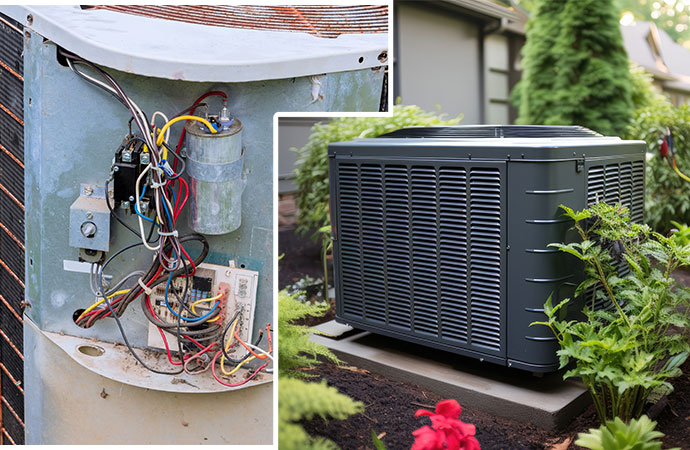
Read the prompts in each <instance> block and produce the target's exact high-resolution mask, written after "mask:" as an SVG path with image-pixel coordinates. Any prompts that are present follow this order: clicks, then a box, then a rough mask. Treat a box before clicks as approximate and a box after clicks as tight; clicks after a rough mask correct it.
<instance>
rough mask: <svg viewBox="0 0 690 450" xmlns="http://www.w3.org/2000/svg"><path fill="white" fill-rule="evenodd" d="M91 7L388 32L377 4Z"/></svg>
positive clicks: (201, 21) (281, 27)
mask: <svg viewBox="0 0 690 450" xmlns="http://www.w3.org/2000/svg"><path fill="white" fill-rule="evenodd" d="M95 8H97V9H107V10H110V11H116V12H120V13H125V14H135V15H138V16H144V17H152V18H158V19H165V20H175V21H179V22H187V23H194V24H198V25H210V26H216V27H228V28H247V29H252V30H270V31H296V32H302V33H309V34H312V35H314V36H317V37H322V38H336V37H338V36H340V35H341V34H351V33H386V32H388V7H387V6H377V5H360V6H339V5H326V6H319V5H315V6H305V5H300V6H230V5H193V6H183V5H99V6H95Z"/></svg>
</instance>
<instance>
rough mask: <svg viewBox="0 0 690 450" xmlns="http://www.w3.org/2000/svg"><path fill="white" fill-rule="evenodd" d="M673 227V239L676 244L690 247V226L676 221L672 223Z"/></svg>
mask: <svg viewBox="0 0 690 450" xmlns="http://www.w3.org/2000/svg"><path fill="white" fill-rule="evenodd" d="M671 225H673V227H674V228H673V229H672V230H671V232H672V233H673V234H672V237H673V239H674V240H675V241H676V243H677V244H678V245H680V246H686V245H690V226H687V225H685V224H684V223H679V222H676V221H675V220H672V221H671Z"/></svg>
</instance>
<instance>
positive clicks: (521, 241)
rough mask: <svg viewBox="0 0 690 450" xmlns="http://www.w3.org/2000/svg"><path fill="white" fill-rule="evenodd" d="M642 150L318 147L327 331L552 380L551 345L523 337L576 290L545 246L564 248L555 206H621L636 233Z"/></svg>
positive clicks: (624, 146)
mask: <svg viewBox="0 0 690 450" xmlns="http://www.w3.org/2000/svg"><path fill="white" fill-rule="evenodd" d="M401 138H405V139H401ZM645 149H646V146H645V144H644V142H640V141H623V140H620V139H618V138H611V137H603V136H601V135H598V134H596V133H594V132H592V131H590V130H587V129H585V128H581V127H548V126H538V127H537V126H501V127H493V126H481V127H437V128H433V127H430V128H409V129H405V130H399V131H397V132H394V133H390V134H389V135H386V136H382V137H379V138H376V139H360V140H356V141H352V142H343V143H335V144H331V145H330V146H329V157H330V165H329V169H330V189H331V214H332V224H333V234H334V264H335V266H334V270H335V284H336V309H337V312H336V320H338V321H340V322H344V323H348V324H350V325H352V326H354V327H356V328H361V329H365V330H370V331H373V332H376V333H379V334H384V335H388V336H392V337H396V338H400V339H404V340H408V341H412V342H416V343H419V344H423V345H427V346H430V347H435V348H440V349H444V350H448V351H452V352H455V353H458V354H462V355H466V356H472V357H476V358H482V359H485V360H487V361H492V362H495V363H498V364H502V365H507V366H512V367H518V368H522V369H525V370H530V371H542V372H546V371H552V370H556V369H557V368H558V359H557V357H556V349H557V348H556V342H555V340H554V338H553V336H552V335H551V333H550V331H549V330H548V329H547V328H545V327H530V326H529V324H530V323H531V322H534V321H536V320H541V319H543V305H544V302H545V301H546V299H547V298H548V296H549V295H551V294H553V295H554V301H556V300H558V299H563V298H565V297H567V296H570V295H572V292H573V289H574V287H575V286H576V285H577V284H578V283H579V281H581V279H582V267H581V266H580V265H578V264H577V262H576V261H574V260H573V259H572V258H569V257H568V255H566V254H563V253H560V252H558V251H557V250H556V249H553V248H550V247H548V244H549V243H552V242H563V241H564V240H567V239H569V238H570V235H569V234H568V233H569V231H568V230H569V228H570V226H571V223H569V222H568V221H567V220H566V219H564V218H563V216H562V214H561V212H560V210H559V205H560V204H565V205H568V206H570V207H572V208H576V209H582V208H584V207H586V206H587V205H588V204H592V203H595V202H597V201H607V202H609V203H612V202H621V203H622V204H623V205H624V206H627V207H629V208H630V210H631V216H632V218H633V220H636V221H640V222H641V221H642V219H643V217H642V212H643V207H644V203H643V202H644V153H645ZM624 272H625V270H624V268H621V273H622V274H623V273H624ZM576 306H577V305H576ZM599 306H603V305H599ZM576 312H577V311H573V313H576Z"/></svg>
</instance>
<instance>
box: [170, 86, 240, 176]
mask: <svg viewBox="0 0 690 450" xmlns="http://www.w3.org/2000/svg"><path fill="white" fill-rule="evenodd" d="M212 95H218V96H221V97H223V100H227V99H228V96H227V94H226V93H225V92H221V91H211V92H207V93H205V94H204V95H202V96H201V97H199V98H197V99H196V101H195V102H194V103H193V105H192V106H195V108H192V109H191V110H190V111H189V114H194V111H195V110H196V105H198V104H199V103H201V102H202V101H203V100H204V99H205V98H207V97H210V96H212ZM185 124H186V122H185ZM186 132H187V130H186V128H183V129H182V133H180V140H179V141H178V142H177V149H176V150H175V153H176V154H178V155H179V154H180V149H181V148H182V141H184V135H185V133H186ZM173 170H174V171H177V158H175V162H173Z"/></svg>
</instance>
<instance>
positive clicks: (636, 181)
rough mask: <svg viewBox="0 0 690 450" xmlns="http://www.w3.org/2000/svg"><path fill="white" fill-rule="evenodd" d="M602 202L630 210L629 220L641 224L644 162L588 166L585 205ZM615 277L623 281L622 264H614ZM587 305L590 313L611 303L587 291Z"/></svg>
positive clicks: (623, 270)
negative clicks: (616, 270)
mask: <svg viewBox="0 0 690 450" xmlns="http://www.w3.org/2000/svg"><path fill="white" fill-rule="evenodd" d="M601 201H605V202H606V203H608V204H610V205H614V204H618V203H620V204H621V205H622V206H625V207H626V208H628V209H629V210H630V219H631V220H632V221H633V222H635V223H643V220H644V162H643V161H639V160H638V161H624V162H612V163H609V164H602V165H594V166H591V167H590V168H589V170H588V172H587V205H589V206H591V205H593V204H595V203H599V202H601ZM614 265H615V266H616V268H617V269H618V275H619V276H620V277H624V276H626V275H628V274H629V273H630V269H629V267H628V265H627V264H626V263H625V261H623V260H620V261H617V262H615V263H614ZM584 296H585V298H586V299H587V301H588V304H590V305H591V304H592V303H590V302H591V299H592V298H593V296H595V297H594V301H593V305H594V306H593V307H594V309H601V308H609V307H611V306H612V305H611V302H610V301H609V300H608V298H607V297H606V296H605V295H604V293H603V292H598V293H597V294H596V295H595V293H594V289H593V288H590V289H588V290H587V291H585V293H584Z"/></svg>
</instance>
